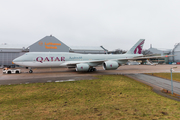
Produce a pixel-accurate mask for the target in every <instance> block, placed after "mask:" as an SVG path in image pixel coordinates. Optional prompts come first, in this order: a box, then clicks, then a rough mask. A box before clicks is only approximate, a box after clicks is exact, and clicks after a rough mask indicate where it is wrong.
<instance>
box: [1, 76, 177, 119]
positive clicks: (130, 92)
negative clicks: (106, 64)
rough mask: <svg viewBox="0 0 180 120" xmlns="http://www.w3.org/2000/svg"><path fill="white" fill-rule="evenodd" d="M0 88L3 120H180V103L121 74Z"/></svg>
mask: <svg viewBox="0 0 180 120" xmlns="http://www.w3.org/2000/svg"><path fill="white" fill-rule="evenodd" d="M98 77H99V79H96V80H82V81H75V82H64V83H36V84H22V85H10V86H8V85H7V86H0V119H5V120H6V119H15V120H22V119H34V120H39V119H41V120H51V119H52V120H54V119H58V120H64V119H71V120H72V119H73V120H74V119H81V120H82V119H129V120H132V119H138V120H139V119H146V120H147V119H179V118H180V103H179V102H177V101H174V100H171V99H168V98H165V97H162V96H160V95H157V94H156V93H154V92H152V91H151V87H149V86H147V85H144V84H142V83H139V82H136V81H134V80H132V79H130V78H128V77H125V76H120V75H104V76H98Z"/></svg>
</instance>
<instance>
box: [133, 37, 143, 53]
mask: <svg viewBox="0 0 180 120" xmlns="http://www.w3.org/2000/svg"><path fill="white" fill-rule="evenodd" d="M143 44H144V40H143V41H142V42H141V43H140V44H139V45H138V46H137V47H136V48H135V50H134V54H141V52H142V47H143Z"/></svg>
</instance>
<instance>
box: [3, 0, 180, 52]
mask: <svg viewBox="0 0 180 120" xmlns="http://www.w3.org/2000/svg"><path fill="white" fill-rule="evenodd" d="M179 6H180V1H179V0H1V1H0V43H13V44H29V45H30V44H33V43H34V42H36V41H37V40H40V39H41V38H43V37H45V36H47V35H51V34H52V35H53V36H55V37H56V38H58V39H59V40H61V41H62V42H64V43H65V44H67V45H69V46H100V45H103V46H104V47H105V48H107V49H109V50H113V49H116V48H121V49H125V50H128V49H129V48H130V47H131V46H132V45H134V43H135V42H136V41H138V40H139V39H141V38H144V39H146V42H145V45H144V48H146V49H148V48H149V46H150V44H153V47H156V48H173V47H174V44H175V43H178V42H180V41H179V38H180V34H179V32H180V13H179V12H180V7H179Z"/></svg>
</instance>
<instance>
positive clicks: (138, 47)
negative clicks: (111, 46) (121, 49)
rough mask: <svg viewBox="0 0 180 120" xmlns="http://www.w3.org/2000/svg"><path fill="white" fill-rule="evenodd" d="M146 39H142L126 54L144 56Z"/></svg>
mask: <svg viewBox="0 0 180 120" xmlns="http://www.w3.org/2000/svg"><path fill="white" fill-rule="evenodd" d="M144 41H145V39H140V40H139V41H138V42H137V43H136V44H135V45H134V46H133V47H132V48H131V49H130V50H128V51H127V53H126V54H142V49H143V45H144Z"/></svg>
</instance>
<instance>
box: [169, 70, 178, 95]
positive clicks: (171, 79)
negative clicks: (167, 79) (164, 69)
mask: <svg viewBox="0 0 180 120" xmlns="http://www.w3.org/2000/svg"><path fill="white" fill-rule="evenodd" d="M173 68H177V67H172V68H171V69H170V71H171V93H172V95H173V80H172V71H173Z"/></svg>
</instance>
